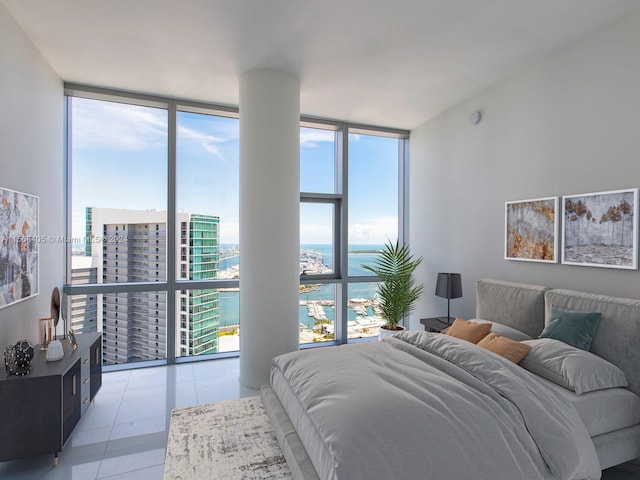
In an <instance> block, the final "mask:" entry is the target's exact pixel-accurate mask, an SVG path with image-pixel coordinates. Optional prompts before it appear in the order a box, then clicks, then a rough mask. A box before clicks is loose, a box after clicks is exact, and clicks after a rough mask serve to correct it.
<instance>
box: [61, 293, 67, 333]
mask: <svg viewBox="0 0 640 480" xmlns="http://www.w3.org/2000/svg"><path fill="white" fill-rule="evenodd" d="M68 307H69V305H68V303H67V294H66V293H63V294H62V297H61V298H60V318H62V326H63V330H62V331H63V332H66V331H67V317H68V312H67V308H68ZM63 340H64V337H63Z"/></svg>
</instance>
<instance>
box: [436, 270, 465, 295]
mask: <svg viewBox="0 0 640 480" xmlns="http://www.w3.org/2000/svg"><path fill="white" fill-rule="evenodd" d="M436 295H437V296H438V297H442V298H448V299H452V298H460V297H462V275H461V274H459V273H438V281H437V283H436Z"/></svg>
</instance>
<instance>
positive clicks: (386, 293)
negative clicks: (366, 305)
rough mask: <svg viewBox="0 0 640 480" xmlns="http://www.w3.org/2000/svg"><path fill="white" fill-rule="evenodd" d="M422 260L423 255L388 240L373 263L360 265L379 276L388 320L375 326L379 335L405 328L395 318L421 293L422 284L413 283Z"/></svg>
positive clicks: (411, 307)
mask: <svg viewBox="0 0 640 480" xmlns="http://www.w3.org/2000/svg"><path fill="white" fill-rule="evenodd" d="M421 262H422V257H420V258H418V259H414V258H413V255H412V254H411V250H410V249H409V246H408V245H407V244H402V245H400V241H399V240H396V243H395V244H393V243H391V242H387V243H385V244H384V248H383V249H382V250H380V254H379V256H378V258H376V260H375V263H374V265H373V266H369V265H362V268H364V269H365V270H369V271H370V272H373V273H375V274H376V275H378V276H379V277H380V284H379V285H378V297H379V299H380V300H379V301H380V310H381V311H382V317H383V318H384V319H385V320H386V321H387V324H386V325H382V326H381V327H380V328H379V330H378V338H379V339H382V338H384V337H386V336H389V335H393V334H394V333H398V332H401V331H402V330H404V327H403V326H402V325H398V322H399V321H400V320H402V319H403V318H404V317H405V316H407V315H408V314H409V313H410V312H411V310H413V308H414V304H415V302H416V300H418V298H419V297H420V294H421V293H422V287H423V285H422V284H420V285H416V282H415V280H414V278H413V272H414V271H415V269H416V268H418V265H420V263H421Z"/></svg>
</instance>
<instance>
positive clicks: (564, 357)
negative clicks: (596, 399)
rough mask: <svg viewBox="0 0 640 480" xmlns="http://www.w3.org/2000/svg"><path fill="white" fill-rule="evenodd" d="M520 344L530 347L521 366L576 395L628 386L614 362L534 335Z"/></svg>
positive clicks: (558, 341)
mask: <svg viewBox="0 0 640 480" xmlns="http://www.w3.org/2000/svg"><path fill="white" fill-rule="evenodd" d="M522 343H525V344H527V345H529V346H530V347H531V350H530V351H529V353H528V354H527V356H526V357H524V359H522V361H521V362H520V364H519V365H520V366H521V367H523V368H526V369H527V370H529V371H530V372H532V373H535V374H536V375H539V376H541V377H544V378H546V379H547V380H550V381H552V382H553V383H556V384H558V385H560V386H562V387H565V388H568V389H569V390H573V391H574V392H575V393H576V395H580V394H582V393H587V392H591V391H593V390H602V389H605V388H614V387H626V386H627V385H629V382H627V379H626V377H625V376H624V373H623V372H622V370H620V369H619V368H618V367H616V366H615V365H614V364H612V363H609V362H607V361H606V360H605V359H604V358H601V357H598V356H597V355H594V354H593V353H590V352H587V351H585V350H581V349H579V348H576V347H572V346H571V345H568V344H566V343H564V342H561V341H560V340H554V339H552V338H538V339H536V340H524V341H523V342H522Z"/></svg>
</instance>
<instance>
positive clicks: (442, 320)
mask: <svg viewBox="0 0 640 480" xmlns="http://www.w3.org/2000/svg"><path fill="white" fill-rule="evenodd" d="M446 320H447V317H433V318H421V319H420V323H421V324H422V325H424V329H425V330H426V331H427V332H436V333H440V332H442V330H444V329H445V328H449V327H450V326H451V324H449V323H447V321H446Z"/></svg>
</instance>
